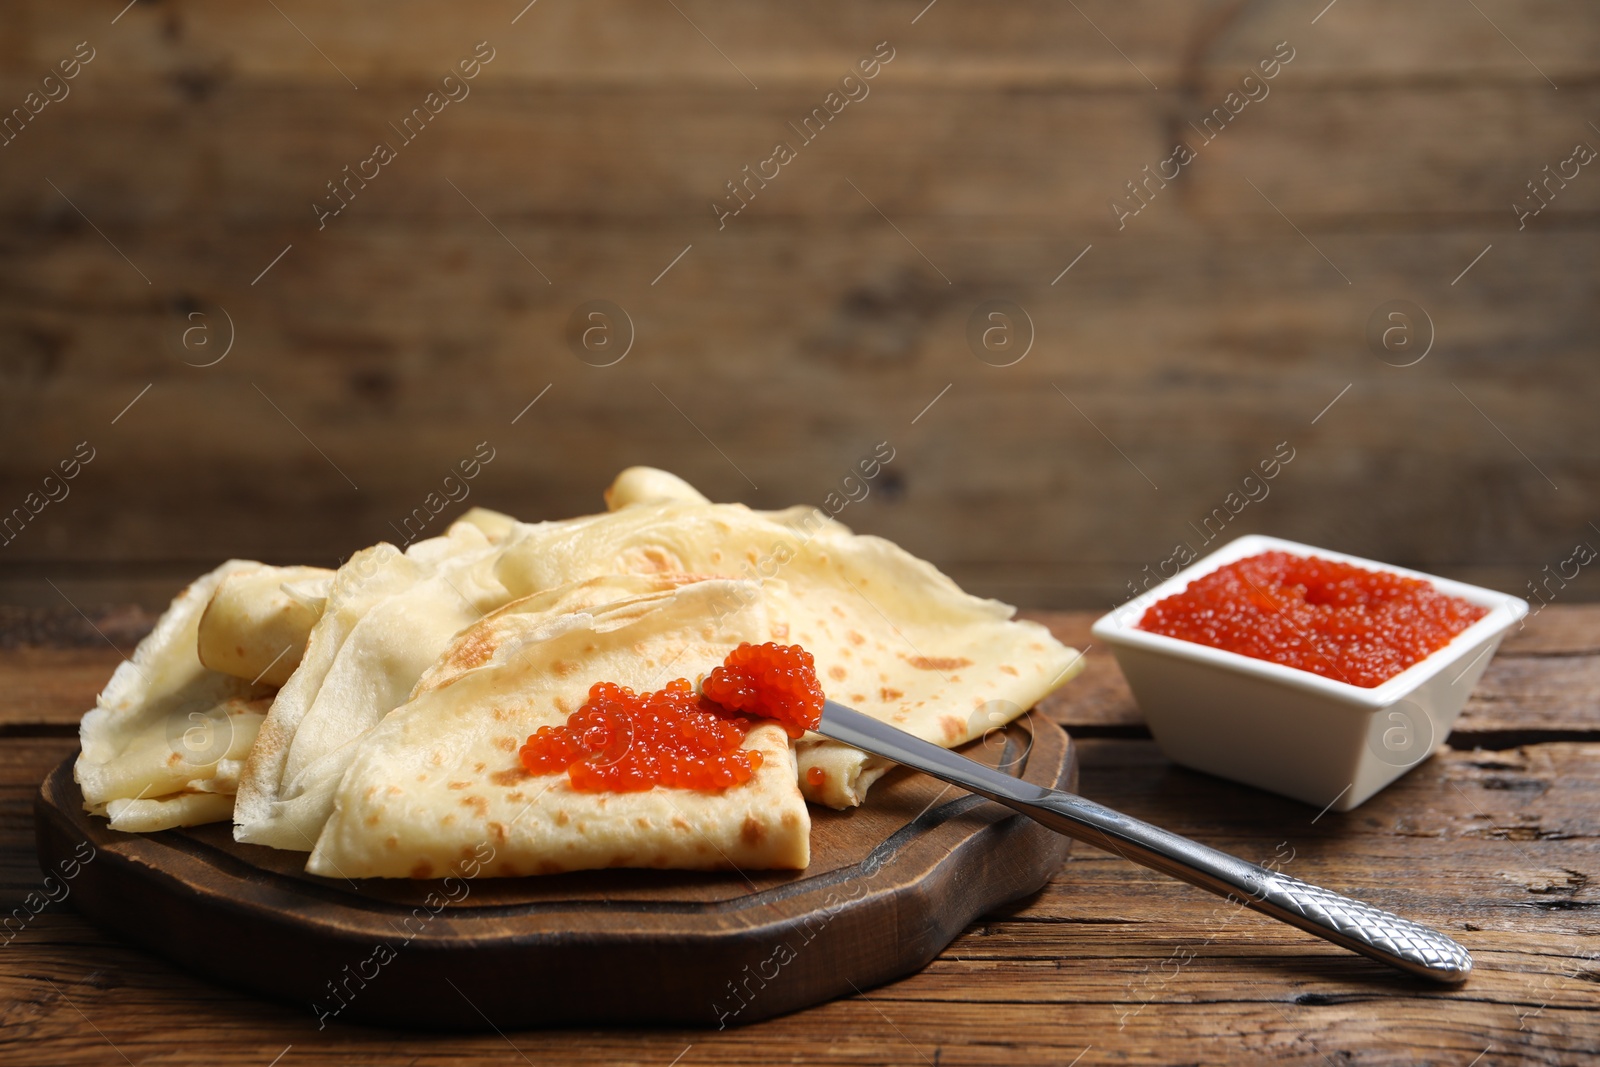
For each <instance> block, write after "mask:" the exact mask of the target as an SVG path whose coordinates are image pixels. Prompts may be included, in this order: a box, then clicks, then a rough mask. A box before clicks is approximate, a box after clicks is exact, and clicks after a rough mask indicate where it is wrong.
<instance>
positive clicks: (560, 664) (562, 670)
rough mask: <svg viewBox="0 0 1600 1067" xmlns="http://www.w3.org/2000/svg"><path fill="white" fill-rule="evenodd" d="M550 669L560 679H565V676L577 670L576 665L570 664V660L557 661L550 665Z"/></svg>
mask: <svg viewBox="0 0 1600 1067" xmlns="http://www.w3.org/2000/svg"><path fill="white" fill-rule="evenodd" d="M550 669H551V670H552V671H554V672H555V673H556V674H559V675H560V676H561V677H563V678H565V677H566V676H567V675H569V674H571V673H572V672H573V671H575V670H577V669H578V664H576V663H574V662H572V661H571V660H565V659H558V660H556V661H555V662H554V663H552V664H550Z"/></svg>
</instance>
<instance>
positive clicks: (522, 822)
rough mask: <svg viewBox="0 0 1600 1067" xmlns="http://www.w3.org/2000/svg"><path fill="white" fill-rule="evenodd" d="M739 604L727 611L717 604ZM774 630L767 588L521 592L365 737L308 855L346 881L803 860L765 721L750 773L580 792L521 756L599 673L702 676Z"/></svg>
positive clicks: (716, 585)
mask: <svg viewBox="0 0 1600 1067" xmlns="http://www.w3.org/2000/svg"><path fill="white" fill-rule="evenodd" d="M728 603H734V604H737V605H738V607H737V608H735V609H734V610H732V611H719V610H718V609H719V607H720V606H721V605H724V604H728ZM768 632H770V624H769V623H768V621H767V619H766V618H765V604H764V598H763V594H762V590H761V588H760V586H759V585H758V584H757V583H752V582H739V581H730V580H726V579H712V580H694V579H692V578H686V577H684V576H681V575H676V576H658V577H649V576H637V575H621V576H602V577H597V578H594V579H590V580H587V581H583V582H577V583H572V584H570V585H566V586H563V587H560V588H556V589H552V590H547V591H544V592H542V593H539V594H535V595H533V596H530V597H527V598H525V599H522V600H518V601H516V602H514V603H512V604H510V605H508V606H506V607H504V608H502V609H501V610H500V611H497V612H496V613H494V614H493V615H491V616H489V617H487V618H485V619H484V620H483V621H481V622H479V623H477V624H475V625H474V626H472V627H470V628H469V629H467V630H466V631H464V632H463V633H462V634H461V635H460V636H459V637H458V638H457V639H456V641H455V642H454V643H453V644H452V646H451V647H450V648H449V649H448V650H447V651H446V652H445V653H444V655H443V656H442V657H441V659H440V661H439V663H438V664H437V665H436V666H435V667H434V668H433V669H432V670H430V671H429V672H428V673H427V674H426V675H425V676H424V677H423V678H422V679H421V680H420V681H419V683H418V685H417V687H416V691H415V693H414V694H413V695H412V697H411V699H410V700H409V701H408V702H407V703H405V704H404V705H403V706H401V707H400V708H398V709H396V710H394V711H393V712H391V713H390V714H389V715H387V716H386V717H385V718H384V719H383V720H382V721H381V722H380V723H379V724H378V725H377V726H376V727H374V728H373V729H372V730H370V731H369V732H368V733H366V734H365V735H364V736H363V737H362V738H361V739H360V741H359V742H358V743H357V744H356V746H355V753H354V757H353V759H352V760H351V762H350V764H349V766H348V768H347V769H346V770H345V771H344V773H343V775H342V779H341V781H340V782H339V785H338V790H337V793H336V795H335V797H334V803H333V813H332V816H331V817H330V818H329V819H328V821H327V824H326V826H325V827H324V829H323V831H322V834H321V836H320V838H319V839H318V840H317V844H316V848H315V850H314V851H313V852H312V854H311V857H310V859H309V861H308V862H307V864H306V870H307V871H309V872H311V873H312V874H319V875H325V876H330V877H342V878H367V877H408V876H409V877H412V878H437V877H443V876H446V875H448V874H451V873H452V872H453V871H455V870H457V869H458V868H459V865H460V864H462V863H463V862H464V861H465V860H468V859H477V860H480V861H481V858H482V856H483V853H482V852H481V851H480V850H481V849H482V847H483V846H484V845H485V844H487V845H488V846H489V848H490V849H492V858H490V859H489V860H487V861H484V862H482V866H483V868H484V869H483V873H484V874H488V875H526V874H551V873H558V872H562V871H575V870H587V869H594V868H603V867H670V868H681V869H719V868H739V869H756V868H803V867H805V866H806V864H807V863H808V862H809V858H810V852H809V848H810V846H809V838H810V817H809V815H808V814H807V811H806V806H805V802H804V800H803V798H802V797H801V795H800V791H799V788H798V785H797V780H796V769H795V763H794V756H793V751H792V749H791V747H790V744H789V738H788V735H787V734H786V733H785V732H784V730H783V729H782V727H780V726H778V725H776V724H774V723H761V724H759V725H757V726H755V727H754V728H753V729H752V730H751V731H750V732H749V733H748V735H747V736H746V738H745V740H744V743H743V745H744V748H746V749H748V750H754V751H757V752H760V753H761V755H762V761H761V765H760V766H759V767H758V768H757V769H756V771H755V774H754V776H753V777H752V778H751V779H750V780H749V781H747V782H745V783H743V784H740V785H736V786H731V787H729V788H726V789H723V790H704V791H702V790H691V789H677V788H668V787H665V786H657V787H656V788H654V789H650V790H648V791H642V792H626V793H585V792H580V791H578V790H576V789H574V788H573V787H572V784H571V782H570V781H569V779H568V777H567V775H566V772H564V771H563V772H558V773H555V774H544V775H533V774H529V773H528V772H527V771H526V770H524V769H523V767H522V765H521V763H520V761H519V758H518V749H519V748H520V747H521V745H522V744H523V742H524V741H525V740H526V739H527V737H528V736H529V735H530V734H532V733H534V732H535V731H536V730H538V729H539V727H541V726H555V725H560V724H562V723H565V722H566V719H567V716H568V715H569V714H571V713H572V712H573V711H576V710H577V709H578V708H579V707H580V706H581V705H582V704H583V702H584V701H585V699H586V698H587V695H588V692H589V687H590V686H591V685H592V684H593V683H594V682H596V681H601V680H605V681H613V682H617V683H619V684H622V685H625V686H628V687H629V688H632V689H634V690H636V691H644V690H649V689H658V688H660V687H662V686H664V685H665V684H666V683H667V682H668V681H670V680H671V679H673V678H678V677H687V678H691V679H698V678H699V677H701V676H703V675H705V674H707V673H709V672H710V671H711V669H712V668H714V667H716V666H717V665H719V664H720V663H721V662H722V660H723V658H724V657H725V656H726V655H727V653H728V652H729V651H730V650H732V649H733V648H735V647H737V646H738V644H739V643H740V642H742V641H760V640H764V639H765V636H766V634H767V633H768Z"/></svg>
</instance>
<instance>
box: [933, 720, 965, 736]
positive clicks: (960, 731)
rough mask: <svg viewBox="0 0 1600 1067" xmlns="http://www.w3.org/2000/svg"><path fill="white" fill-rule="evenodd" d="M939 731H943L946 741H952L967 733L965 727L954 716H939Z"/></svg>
mask: <svg viewBox="0 0 1600 1067" xmlns="http://www.w3.org/2000/svg"><path fill="white" fill-rule="evenodd" d="M939 729H941V730H943V731H944V737H945V740H946V741H954V740H956V739H957V738H958V737H961V736H962V735H964V734H965V733H966V732H967V726H966V724H965V723H963V722H962V721H961V720H960V719H958V718H956V717H955V716H954V715H941V716H939Z"/></svg>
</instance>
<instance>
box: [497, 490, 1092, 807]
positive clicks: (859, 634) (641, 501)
mask: <svg viewBox="0 0 1600 1067" xmlns="http://www.w3.org/2000/svg"><path fill="white" fill-rule="evenodd" d="M606 498H607V501H608V503H609V505H610V506H611V507H612V508H613V509H614V510H612V511H610V512H607V513H605V514H601V515H592V516H584V517H581V518H577V519H568V520H564V521H560V522H546V523H534V524H519V525H518V526H517V527H516V528H514V529H513V530H512V532H511V533H510V534H509V535H508V536H507V538H506V543H505V548H504V551H503V552H502V553H501V555H500V556H499V558H498V561H497V562H496V564H495V573H496V575H497V576H498V578H499V579H500V581H501V582H503V583H504V585H505V587H506V589H507V590H508V591H509V593H510V594H511V595H513V596H526V595H529V594H533V593H537V592H540V591H543V590H549V589H554V588H558V587H560V586H563V585H566V584H568V583H571V582H574V581H582V580H584V579H586V578H591V577H594V576H597V575H602V574H646V575H684V574H688V575H699V576H708V575H709V576H720V577H730V578H743V579H745V580H746V581H745V583H744V584H742V585H734V586H726V587H724V592H725V593H726V597H725V598H724V599H723V600H720V601H712V602H711V603H710V605H709V611H710V619H711V620H712V621H715V620H717V619H720V618H721V617H723V616H725V615H727V614H729V613H730V612H734V611H737V610H738V609H739V608H740V607H741V606H742V602H741V601H739V600H737V599H736V598H737V597H738V596H740V595H750V596H755V595H756V594H755V593H752V592H751V590H764V592H763V593H762V598H763V599H764V601H765V609H766V614H767V616H768V626H769V630H768V632H767V634H766V636H764V637H763V638H762V640H774V641H780V642H785V643H792V644H799V645H801V646H802V647H804V648H806V649H807V650H808V651H809V652H811V654H812V656H813V657H814V658H815V660H816V664H817V676H818V679H819V681H821V683H822V686H823V689H824V690H825V691H826V692H827V693H828V695H829V696H830V697H832V698H833V699H835V700H838V701H840V702H841V703H844V704H848V705H850V706H851V707H854V708H856V709H857V710H859V711H861V712H864V713H865V714H868V715H872V716H874V717H876V718H879V719H882V720H884V721H886V722H891V723H893V724H894V725H896V726H898V727H899V728H901V729H903V730H906V731H907V732H909V733H912V734H914V735H916V736H918V737H921V738H923V739H925V740H928V741H932V742H935V743H936V744H940V745H944V746H946V747H955V746H957V745H961V744H964V743H966V742H967V741H970V740H972V739H974V738H976V737H981V736H983V735H984V734H985V733H987V732H988V731H989V730H991V729H993V728H994V727H996V726H999V725H1002V724H1004V723H1006V722H1009V721H1011V720H1012V719H1014V718H1016V717H1017V716H1019V715H1021V714H1022V713H1023V712H1025V711H1026V710H1027V709H1028V708H1030V707H1032V706H1033V705H1034V704H1036V703H1037V702H1038V701H1039V700H1041V699H1042V698H1043V697H1044V696H1046V695H1047V694H1048V693H1050V692H1051V691H1052V690H1054V689H1055V688H1056V687H1057V686H1059V685H1061V684H1062V683H1064V682H1065V681H1067V680H1068V679H1069V678H1071V677H1072V676H1074V675H1075V674H1077V673H1078V671H1080V670H1081V669H1082V666H1083V663H1082V657H1081V656H1080V655H1079V654H1078V653H1077V652H1076V651H1075V650H1073V649H1070V648H1068V647H1066V646H1065V645H1062V644H1061V643H1060V642H1059V641H1057V640H1056V639H1055V638H1054V637H1053V636H1052V635H1051V634H1050V632H1049V631H1048V630H1046V629H1045V628H1044V627H1043V626H1040V625H1039V624H1037V623H1033V622H1026V621H1017V620H1014V619H1013V618H1012V616H1013V615H1014V614H1015V611H1016V609H1015V608H1013V607H1011V606H1010V605H1008V604H1003V603H1001V602H999V601H996V600H986V599H983V598H980V597H975V596H972V595H970V594H968V593H965V592H963V591H962V590H961V589H960V587H958V586H957V585H956V584H955V582H953V581H951V580H950V579H949V578H948V577H946V576H945V575H944V574H942V573H941V572H940V571H939V570H938V569H937V568H935V567H934V566H933V565H932V564H930V563H927V562H925V561H923V560H920V559H917V558H916V557H915V556H913V555H911V554H910V553H909V552H906V551H905V550H904V549H902V548H900V547H899V546H898V545H896V544H894V543H893V542H890V541H886V540H884V539H882V538H879V537H872V536H865V535H858V534H854V533H851V532H850V530H849V529H848V528H847V527H845V526H843V525H841V524H840V523H837V522H835V521H833V520H832V519H829V518H827V517H826V516H825V515H823V514H822V512H820V511H819V510H817V509H815V508H806V507H797V508H789V509H786V510H783V511H776V512H758V511H753V510H751V509H749V508H747V507H745V506H744V505H742V504H712V503H709V502H708V501H707V500H706V499H705V497H703V496H701V495H700V494H699V493H698V492H695V490H694V489H693V488H692V487H689V486H688V485H687V484H686V483H683V482H682V481H681V480H679V479H677V478H674V477H673V476H672V475H669V474H667V473H666V472H664V471H653V470H650V469H648V468H631V469H629V470H627V471H624V472H623V473H622V475H621V476H619V477H618V479H617V481H616V483H614V484H613V486H612V487H611V489H610V490H608V491H607V494H606ZM768 587H770V588H768ZM797 749H798V751H797V756H798V767H799V775H800V779H799V780H800V788H801V790H802V791H803V792H804V794H805V796H806V798H807V799H808V800H812V801H815V802H817V803H821V804H826V805H828V806H830V807H835V808H844V807H851V806H854V805H857V804H860V803H861V802H862V801H863V800H864V799H865V797H866V794H867V790H868V787H870V786H871V784H872V783H873V782H874V781H876V780H877V779H878V778H879V777H881V776H882V775H883V774H884V773H885V772H886V771H887V770H889V768H890V766H891V764H889V763H888V762H887V761H885V760H882V759H879V758H877V757H873V756H868V755H867V754H866V753H864V752H862V751H860V750H859V749H855V748H851V747H850V746H848V745H843V744H840V743H839V742H836V741H829V740H825V739H823V738H820V737H818V736H816V735H807V737H806V738H805V739H803V740H802V741H801V742H800V743H799V745H798V746H797ZM812 768H819V769H820V771H821V774H820V776H818V777H819V778H820V784H819V783H818V782H816V781H813V780H812V778H813V776H812V775H811V774H810V773H809V772H810V770H811V769H812Z"/></svg>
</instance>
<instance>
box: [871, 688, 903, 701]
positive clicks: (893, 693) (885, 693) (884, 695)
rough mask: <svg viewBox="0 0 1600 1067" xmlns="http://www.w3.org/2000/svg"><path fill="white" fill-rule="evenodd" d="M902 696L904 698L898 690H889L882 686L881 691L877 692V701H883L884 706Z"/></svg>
mask: <svg viewBox="0 0 1600 1067" xmlns="http://www.w3.org/2000/svg"><path fill="white" fill-rule="evenodd" d="M903 696H905V694H904V693H902V692H900V690H898V689H890V688H889V687H888V686H884V687H883V688H882V689H880V690H878V699H879V700H881V701H883V702H884V703H885V704H887V703H889V701H891V700H899V699H900V698H901V697H903Z"/></svg>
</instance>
